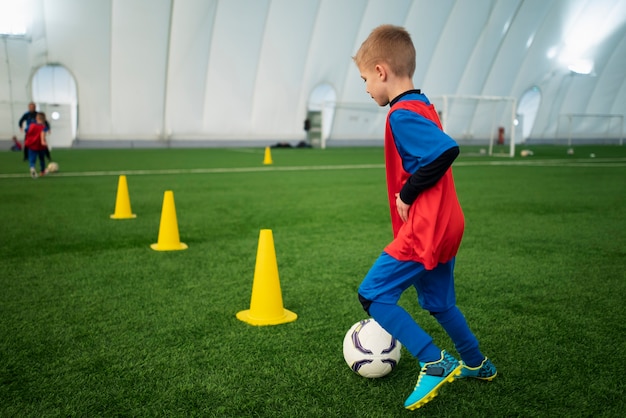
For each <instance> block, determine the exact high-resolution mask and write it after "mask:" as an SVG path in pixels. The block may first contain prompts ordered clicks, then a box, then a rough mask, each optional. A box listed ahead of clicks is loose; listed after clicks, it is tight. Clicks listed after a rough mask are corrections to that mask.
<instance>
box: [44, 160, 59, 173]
mask: <svg viewBox="0 0 626 418" xmlns="http://www.w3.org/2000/svg"><path fill="white" fill-rule="evenodd" d="M46 171H47V172H48V173H56V172H57V171H59V165H58V164H57V163H55V162H51V163H50V164H48V168H47V169H46Z"/></svg>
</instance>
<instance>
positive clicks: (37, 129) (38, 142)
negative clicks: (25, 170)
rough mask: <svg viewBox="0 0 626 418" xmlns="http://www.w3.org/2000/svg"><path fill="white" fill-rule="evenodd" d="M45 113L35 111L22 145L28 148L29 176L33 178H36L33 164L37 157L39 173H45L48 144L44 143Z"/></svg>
mask: <svg viewBox="0 0 626 418" xmlns="http://www.w3.org/2000/svg"><path fill="white" fill-rule="evenodd" d="M45 123H46V115H45V114H44V113H37V116H36V122H35V123H31V124H30V125H29V126H28V129H27V131H26V139H25V140H24V145H25V146H26V148H28V165H29V166H30V176H31V177H32V178H34V179H36V178H37V171H36V170H35V164H36V163H37V157H39V165H40V166H41V175H42V176H43V175H45V174H46V161H45V155H46V149H47V147H48V144H47V143H46V132H45V130H46V125H45Z"/></svg>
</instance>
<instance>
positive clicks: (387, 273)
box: [353, 25, 496, 410]
mask: <svg viewBox="0 0 626 418" xmlns="http://www.w3.org/2000/svg"><path fill="white" fill-rule="evenodd" d="M353 59H354V62H355V64H356V65H357V67H358V68H359V71H360V73H361V78H363V80H364V81H365V83H366V91H367V93H369V94H370V96H371V97H372V99H374V101H375V102H376V103H377V104H378V105H379V106H386V105H387V104H390V110H389V113H388V115H387V127H386V131H385V166H386V174H387V193H388V198H389V206H390V209H391V223H392V227H393V235H394V239H393V241H392V242H391V243H390V244H389V245H388V246H387V247H386V248H385V250H384V251H383V253H382V254H381V255H380V257H379V258H378V259H377V260H376V262H375V263H374V265H373V266H372V268H371V269H370V271H369V272H368V273H367V275H366V276H365V278H364V279H363V282H362V283H361V285H360V286H359V300H360V302H361V304H362V305H363V308H364V309H365V311H366V312H367V313H368V314H369V315H370V316H372V317H373V318H374V319H375V320H376V321H377V322H378V323H379V324H380V325H381V326H382V327H383V328H385V329H386V330H387V331H388V332H389V333H390V334H391V335H393V336H394V337H396V338H397V339H398V340H399V341H400V342H401V343H402V344H403V345H404V346H405V347H406V348H407V350H409V352H410V353H411V354H412V355H413V356H414V357H416V358H417V359H418V360H419V364H420V373H419V377H418V380H417V384H416V385H415V388H414V390H413V393H411V394H410V395H409V397H408V398H407V399H406V401H405V403H404V406H405V408H407V409H411V410H413V409H416V408H420V407H421V406H423V405H424V404H425V403H427V402H428V401H430V400H431V399H432V398H434V397H435V396H436V395H437V392H438V391H439V388H440V387H441V386H442V385H444V384H445V383H448V382H452V381H454V379H455V378H464V377H473V378H477V379H482V380H487V381H490V380H492V379H493V378H494V377H495V376H496V368H495V366H494V365H493V364H492V363H491V361H490V360H489V359H488V358H487V357H485V356H484V355H483V354H482V353H481V352H480V350H479V348H478V340H477V339H476V337H475V336H474V335H473V334H472V332H471V331H470V329H469V327H468V325H467V322H466V321H465V317H464V316H463V314H462V313H461V311H460V310H459V309H458V308H457V306H456V297H455V292H454V275H453V271H454V261H455V256H456V253H457V250H458V248H459V246H460V244H461V238H462V236H463V229H464V217H463V211H462V210H461V206H460V205H459V202H458V199H457V195H456V190H455V187H454V180H453V177H452V169H451V165H452V162H453V161H454V160H455V159H456V157H457V156H458V154H459V147H458V145H457V144H456V142H455V141H454V140H453V139H452V138H450V137H449V136H448V135H446V134H445V133H444V132H443V131H442V130H441V124H440V122H439V117H438V115H437V112H436V111H435V108H434V107H433V106H432V105H431V104H430V103H429V101H428V99H427V98H426V96H424V95H423V94H421V92H420V90H416V89H414V87H413V81H412V78H413V73H414V71H415V48H414V46H413V42H412V41H411V37H410V35H409V33H408V32H407V31H406V30H405V29H403V28H401V27H397V26H392V25H382V26H379V27H377V28H376V29H374V30H373V31H372V33H371V34H370V36H369V37H368V38H367V39H366V40H365V42H363V44H362V45H361V47H360V48H359V50H358V51H357V53H356V55H355V56H354V58H353ZM411 286H413V287H415V289H416V290H417V294H418V301H419V304H420V306H421V307H422V308H423V309H426V310H428V311H429V312H430V314H431V315H433V316H434V317H435V319H436V320H437V321H438V322H439V324H441V326H442V327H443V328H444V330H445V331H446V332H447V333H448V335H449V336H450V338H451V339H452V341H453V342H454V345H455V348H456V350H457V352H458V353H459V355H460V357H461V361H458V360H457V359H456V358H454V357H453V356H452V355H450V354H449V353H447V352H446V351H445V350H441V349H440V348H439V347H437V346H436V345H435V344H434V343H433V340H432V338H431V337H430V336H429V335H428V334H427V333H426V332H425V331H424V330H423V329H422V328H421V327H420V326H419V325H418V324H417V323H416V322H415V320H414V319H413V318H412V317H411V316H410V315H409V313H408V312H407V311H405V310H404V309H403V308H402V307H400V306H399V305H398V304H397V302H398V300H399V299H400V295H401V294H402V292H404V291H405V290H407V289H408V288H409V287H411Z"/></svg>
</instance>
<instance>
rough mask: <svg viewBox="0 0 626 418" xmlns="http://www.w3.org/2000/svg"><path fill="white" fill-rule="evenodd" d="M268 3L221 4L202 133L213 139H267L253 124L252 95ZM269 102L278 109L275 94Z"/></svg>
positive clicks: (213, 45) (223, 2)
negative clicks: (254, 137) (263, 137)
mask: <svg viewBox="0 0 626 418" xmlns="http://www.w3.org/2000/svg"><path fill="white" fill-rule="evenodd" d="M269 3H270V2H269V1H255V2H249V1H243V0H235V1H221V2H219V4H218V7H217V15H216V20H215V26H214V29H213V36H212V37H211V43H210V47H211V49H210V55H209V66H208V71H207V73H206V88H205V90H204V92H203V94H204V96H203V97H204V109H203V132H205V133H206V135H207V136H208V137H210V138H236V139H242V138H247V137H248V136H254V134H255V133H256V134H257V135H259V136H262V135H263V134H262V133H261V132H260V131H259V132H255V126H254V125H253V123H252V114H253V111H254V103H253V101H252V95H253V92H254V89H255V86H256V84H257V83H258V82H259V81H258V80H257V77H258V75H257V71H258V67H259V59H260V58H259V57H260V55H261V45H262V42H263V37H264V34H265V30H266V29H267V28H266V19H267V14H268V8H269ZM280 64H281V63H278V62H275V63H274V65H275V66H278V65H280ZM260 82H261V83H266V82H270V80H264V79H261V81H260ZM265 100H266V101H265V102H264V103H262V105H264V106H266V107H270V108H272V107H273V106H274V103H275V97H274V96H273V95H272V96H268V97H266V98H265ZM259 128H260V127H259ZM265 135H266V136H267V133H265Z"/></svg>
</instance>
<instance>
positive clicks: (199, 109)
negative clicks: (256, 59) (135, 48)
mask: <svg viewBox="0 0 626 418" xmlns="http://www.w3.org/2000/svg"><path fill="white" fill-rule="evenodd" d="M222 3H223V2H222ZM217 5H218V1H217V0H212V1H207V0H187V1H175V2H174V10H173V16H172V29H171V36H170V46H169V48H170V51H169V61H168V71H167V96H166V109H165V120H166V123H165V128H164V131H165V133H166V135H167V136H168V137H170V136H171V137H174V138H176V137H180V136H183V137H185V136H186V137H189V136H201V132H203V129H204V125H203V115H204V99H205V91H206V83H207V71H208V66H209V55H210V52H211V45H212V42H211V40H212V36H213V33H214V25H215V21H216V13H217V12H216V9H217ZM228 21H230V19H228Z"/></svg>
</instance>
